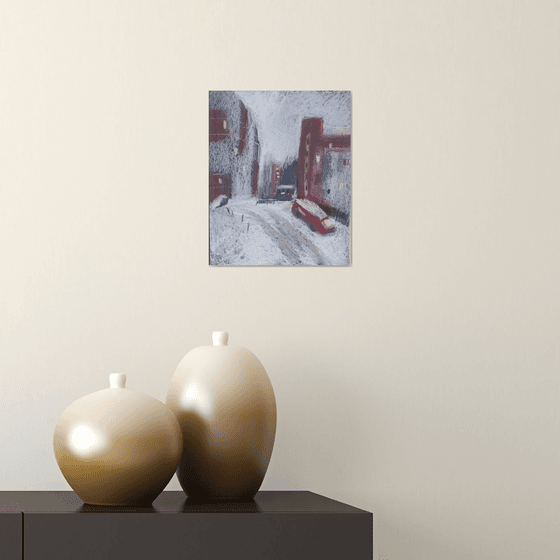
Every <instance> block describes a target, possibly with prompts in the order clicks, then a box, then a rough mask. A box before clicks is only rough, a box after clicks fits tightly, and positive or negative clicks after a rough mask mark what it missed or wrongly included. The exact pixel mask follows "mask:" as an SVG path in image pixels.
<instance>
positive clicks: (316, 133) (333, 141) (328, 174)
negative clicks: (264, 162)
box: [297, 118, 350, 215]
mask: <svg viewBox="0 0 560 560" xmlns="http://www.w3.org/2000/svg"><path fill="white" fill-rule="evenodd" d="M325 162H327V163H328V165H327V166H326V167H325V168H324V166H325ZM344 167H346V169H344ZM334 184H336V189H335V188H334V187H332V185H334ZM331 190H333V192H332V193H331ZM334 191H336V192H334ZM297 196H298V198H307V199H308V200H311V201H313V202H316V203H317V204H319V205H320V206H322V207H323V208H324V209H325V210H326V211H327V212H329V213H337V214H340V213H342V214H348V215H349V212H350V204H349V200H350V198H349V197H350V135H349V134H336V135H335V134H323V119H320V118H309V119H303V120H302V122H301V136H300V143H299V154H298V167H297Z"/></svg>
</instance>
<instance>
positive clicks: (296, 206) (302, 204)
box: [292, 198, 334, 235]
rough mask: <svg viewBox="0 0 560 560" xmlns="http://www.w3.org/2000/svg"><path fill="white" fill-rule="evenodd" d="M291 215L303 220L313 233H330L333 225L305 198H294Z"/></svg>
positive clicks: (321, 211)
mask: <svg viewBox="0 0 560 560" xmlns="http://www.w3.org/2000/svg"><path fill="white" fill-rule="evenodd" d="M292 213H293V214H294V216H298V217H299V218H301V219H302V220H304V221H305V222H306V223H307V224H308V225H309V227H310V228H311V229H312V230H313V231H318V232H319V233H320V234H322V235H325V233H332V232H333V231H334V224H333V223H332V222H331V220H330V218H329V217H328V216H327V214H326V213H325V212H323V210H322V209H321V208H319V206H318V205H317V204H315V203H314V202H311V201H309V200H307V199H305V198H296V200H294V202H293V204H292Z"/></svg>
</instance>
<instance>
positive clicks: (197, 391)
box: [165, 332, 276, 501]
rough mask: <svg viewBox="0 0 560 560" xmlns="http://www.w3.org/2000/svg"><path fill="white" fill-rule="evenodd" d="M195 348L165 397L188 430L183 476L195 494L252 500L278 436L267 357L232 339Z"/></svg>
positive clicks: (219, 335) (221, 337)
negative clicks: (262, 358)
mask: <svg viewBox="0 0 560 560" xmlns="http://www.w3.org/2000/svg"><path fill="white" fill-rule="evenodd" d="M212 338H213V345H212V346H201V347H199V348H195V349H194V350H191V351H190V352H189V353H188V354H187V355H186V356H185V357H184V358H183V359H182V360H181V362H180V363H179V365H178V367H177V369H176V370H175V373H174V375H173V377H172V379H171V383H170V385H169V389H168V391H167V398H166V400H165V403H166V404H167V406H168V407H169V408H170V409H171V410H172V411H173V412H174V413H175V415H176V417H177V420H178V421H179V424H180V426H181V431H182V434H183V454H182V457H181V463H180V465H179V468H178V469H177V478H178V479H179V483H180V484H181V487H182V488H183V490H184V491H185V493H186V494H187V496H188V497H189V498H192V499H194V500H201V501H213V500H217V501H249V500H252V499H253V498H254V496H255V494H256V493H257V491H258V490H259V488H260V486H261V484H262V482H263V479H264V476H265V474H266V470H267V468H268V464H269V461H270V457H271V455H272V448H273V446H274V438H275V435H276V399H275V396H274V390H273V388H272V384H271V382H270V379H269V377H268V375H267V373H266V371H265V369H264V367H263V365H262V364H261V362H260V361H259V359H258V358H257V357H256V356H255V355H254V354H253V353H252V352H250V351H249V350H247V349H246V348H242V347H238V346H228V333H226V332H214V333H213V336H212Z"/></svg>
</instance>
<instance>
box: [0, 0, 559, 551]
mask: <svg viewBox="0 0 560 560" xmlns="http://www.w3.org/2000/svg"><path fill="white" fill-rule="evenodd" d="M559 11H560V9H559V4H558V3H557V2H546V1H539V2H534V1H533V2H529V1H527V2H509V1H490V2H488V1H482V0H474V1H473V0H470V1H456V2H444V1H442V0H438V1H433V0H431V1H423V2H415V1H412V0H397V1H391V2H389V1H388V2H379V1H378V2H368V1H366V0H363V1H348V2H335V1H334V0H321V1H313V2H302V3H300V2H299V1H298V0H289V1H284V2H281V3H280V2H267V1H261V2H258V1H256V0H248V1H245V2H241V1H237V2H234V1H229V2H227V1H223V0H222V1H213V2H208V1H205V2H203V1H199V2H194V1H191V2H187V1H183V2H178V1H177V2H172V1H155V0H154V1H152V2H146V1H143V2H139V1H138V0H134V1H132V0H130V1H128V2H125V1H119V2H115V1H98V2H74V1H70V0H68V1H62V0H53V1H51V2H42V1H39V0H37V1H34V2H29V1H22V0H1V1H0V189H1V199H0V258H1V269H0V297H1V300H0V302H1V310H0V340H1V347H0V381H1V389H0V442H1V452H0V456H1V461H0V489H2V490H26V489H44V490H47V489H66V488H68V487H67V485H66V483H65V481H64V479H63V478H62V475H61V474H60V472H59V470H58V468H57V465H56V463H55V460H54V456H53V452H52V443H51V442H52V433H53V430H54V425H55V422H56V420H57V418H58V416H59V415H60V413H61V411H62V410H63V409H64V408H65V407H66V406H67V405H68V404H69V403H70V402H72V401H73V400H75V399H76V398H78V397H80V396H83V395H85V394H87V393H89V392H92V391H95V390H99V389H101V388H104V387H105V385H106V383H107V375H108V373H109V372H112V371H123V372H125V373H127V374H128V378H129V381H128V386H129V387H130V388H132V389H138V390H142V391H144V392H146V393H148V394H150V395H153V396H155V397H157V398H159V399H162V400H163V399H164V398H165V393H166V389H167V384H168V382H169V380H170V377H171V375H172V373H173V371H174V368H175V366H176V365H177V363H178V362H179V360H180V358H181V357H182V356H183V354H185V353H186V352H187V351H188V350H190V349H191V348H193V347H195V346H199V345H202V344H207V343H209V341H210V336H211V331H212V330H218V329H220V330H221V329H223V330H229V332H230V339H231V343H232V344H238V345H242V346H246V347H248V348H250V349H251V350H253V351H254V352H255V353H256V354H257V356H259V358H260V359H261V361H262V362H263V364H264V365H265V367H266V368H267V370H268V372H269V374H270V377H271V379H272V381H273V384H274V388H275V391H276V396H277V400H278V433H277V440H276V446H275V450H274V453H273V457H272V462H271V465H270V469H269V472H268V475H267V478H266V480H265V484H264V488H265V489H309V490H312V491H315V492H318V493H322V494H325V495H327V496H330V497H332V498H335V499H338V500H341V501H345V502H348V503H350V504H353V505H356V506H358V507H362V508H365V509H368V510H370V511H372V512H374V514H375V526H374V528H375V534H376V541H375V545H374V557H375V558H378V557H379V559H381V560H413V559H414V560H416V559H426V560H458V559H461V560H464V559H473V560H486V559H488V560H490V559H492V560H495V559H504V560H506V559H507V560H517V559H527V560H529V559H531V560H532V559H537V558H538V559H539V560H543V559H546V560H553V559H557V558H559V557H560V536H559V535H558V515H559V512H560V438H559V433H560V432H559V428H560V413H559V410H560V408H559V407H560V382H559V377H558V373H559V369H560V367H559V366H560V343H559V340H560V337H559V334H560V333H559V330H560V325H559V316H560V315H559V311H560V305H559V304H560V295H559V294H560V289H559V286H560V253H559V247H560V235H559V234H560V228H559V225H558V209H559V203H560V189H559V177H560V169H559V167H560V165H559V162H560V158H559V153H560V116H559V99H560V76H559V74H560V60H559V58H560V56H559V53H560V33H559V28H558V22H559V21H560V19H559V15H560V14H559ZM210 89H232V90H234V89H349V90H351V91H352V100H353V146H352V151H353V153H352V161H353V186H354V189H353V224H352V231H353V258H352V262H353V265H352V267H350V268H329V269H320V268H299V269H292V268H287V267H286V268H209V267H208V265H207V260H208V258H207V251H208V241H207V236H208V234H207V225H208V223H207V201H208V195H207V185H208V171H207V151H208V147H207V146H208V144H207V127H208V121H207V102H208V90H210ZM170 488H171V489H178V485H177V483H176V481H173V482H172V483H171V484H170Z"/></svg>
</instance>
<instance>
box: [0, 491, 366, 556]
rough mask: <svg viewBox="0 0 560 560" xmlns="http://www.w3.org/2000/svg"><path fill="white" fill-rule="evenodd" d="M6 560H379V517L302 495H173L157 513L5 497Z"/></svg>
mask: <svg viewBox="0 0 560 560" xmlns="http://www.w3.org/2000/svg"><path fill="white" fill-rule="evenodd" d="M152 513H156V514H158V515H149V514H152ZM82 514H95V515H82ZM0 558H1V559H2V560H21V559H22V558H23V559H24V560H90V559H91V560H156V559H157V560H167V559H169V560H171V559H173V560H222V559H224V560H238V559H239V560H252V559H255V560H299V559H304V558H305V559H313V560H315V559H316V560H371V559H372V558H373V516H372V514H371V513H370V512H367V511H364V510H361V509H358V508H355V507H352V506H349V505H346V504H343V503H341V502H337V501H335V500H331V499H329V498H326V497H324V496H320V495H318V494H315V493H313V492H300V491H289V492H283V491H272V492H271V491H263V492H258V493H257V495H256V497H255V499H254V500H253V501H251V502H247V503H217V504H202V503H196V502H192V501H191V500H189V499H187V498H186V496H185V494H184V493H183V492H180V491H178V492H163V493H162V494H161V495H160V496H159V497H158V498H157V499H156V500H155V501H154V503H153V505H152V507H151V508H134V507H122V508H121V507H101V506H90V505H86V504H84V503H83V502H82V501H81V500H80V499H79V498H78V496H77V495H76V494H75V493H74V492H54V491H51V492H23V491H20V492H17V491H13V492H0Z"/></svg>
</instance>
